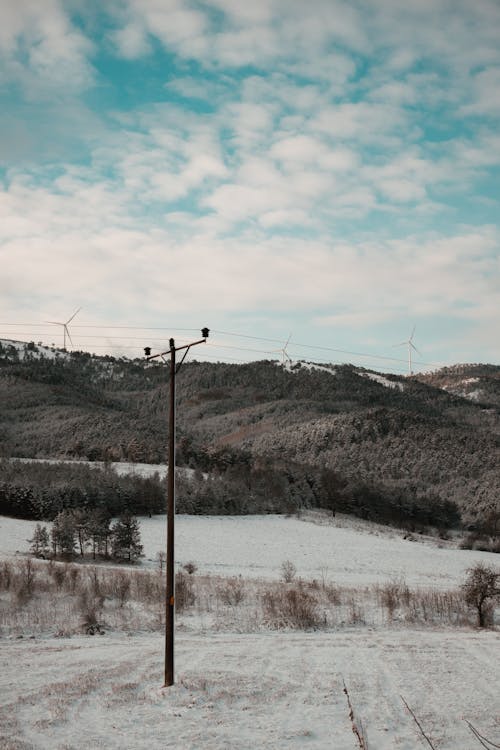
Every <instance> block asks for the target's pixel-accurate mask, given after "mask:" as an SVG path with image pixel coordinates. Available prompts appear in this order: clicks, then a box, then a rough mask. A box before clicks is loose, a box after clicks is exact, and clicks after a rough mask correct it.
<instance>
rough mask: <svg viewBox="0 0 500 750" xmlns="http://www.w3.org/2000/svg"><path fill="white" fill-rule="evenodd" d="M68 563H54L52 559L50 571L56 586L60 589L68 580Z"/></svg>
mask: <svg viewBox="0 0 500 750" xmlns="http://www.w3.org/2000/svg"><path fill="white" fill-rule="evenodd" d="M68 567H69V566H68V565H62V564H58V563H53V562H52V561H51V564H50V567H49V572H50V575H51V577H52V580H53V581H54V583H55V585H56V588H57V589H58V590H59V591H60V590H61V589H62V587H63V584H64V582H65V580H66V573H67V570H68Z"/></svg>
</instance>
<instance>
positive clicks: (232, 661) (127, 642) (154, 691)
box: [0, 630, 500, 750]
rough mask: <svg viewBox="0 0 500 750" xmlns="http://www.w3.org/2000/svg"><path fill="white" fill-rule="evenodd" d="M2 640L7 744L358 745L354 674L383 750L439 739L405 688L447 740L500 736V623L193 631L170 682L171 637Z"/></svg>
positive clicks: (466, 749)
mask: <svg viewBox="0 0 500 750" xmlns="http://www.w3.org/2000/svg"><path fill="white" fill-rule="evenodd" d="M2 650H3V660H4V665H3V670H2V678H1V687H0V701H1V706H2V709H1V713H0V727H1V728H0V745H1V747H2V748H4V749H5V750H7V749H8V748H10V750H27V748H37V749H40V750H96V749H97V748H106V750H114V749H115V748H116V750H122V749H123V748H134V749H135V748H137V750H160V748H162V749H163V748H175V749H176V750H200V749H203V750H221V749H222V748H226V749H227V750H248V749H249V748H259V750H260V749H262V750H264V749H269V750H287V749H288V748H291V749H293V748H297V750H302V749H303V748H311V750H312V749H314V750H326V749H327V748H328V749H329V750H330V749H333V750H355V748H357V747H359V745H358V744H357V740H356V738H355V736H354V734H353V732H352V728H351V724H350V721H349V717H348V708H347V701H346V696H345V695H344V693H343V682H344V681H345V684H346V686H347V688H348V691H349V694H350V698H351V702H352V705H353V707H354V710H355V714H356V716H357V720H358V722H359V721H361V722H362V724H363V726H364V727H365V728H366V732H367V736H368V740H369V744H368V747H369V748H370V750H390V749H392V748H394V749H396V750H415V749H416V748H420V747H428V745H427V744H426V742H425V741H424V740H423V738H422V737H421V736H420V735H419V732H418V730H417V727H416V725H415V722H414V720H413V719H412V717H411V716H410V714H409V713H408V712H407V710H406V709H405V707H404V705H403V703H402V700H401V696H403V697H404V698H405V700H406V701H407V703H408V704H409V706H410V707H411V708H412V710H413V711H414V712H415V714H416V715H417V717H418V718H419V720H420V722H421V723H422V725H423V727H424V729H425V731H426V733H427V734H428V736H429V737H430V738H431V739H432V741H433V743H434V746H435V747H436V748H439V749H440V750H470V749H471V748H474V747H478V748H479V747H480V745H479V744H478V743H477V742H476V741H475V740H474V738H473V737H472V735H471V733H470V731H469V729H468V727H467V725H466V724H465V721H464V720H465V719H467V720H468V721H470V722H471V723H472V724H473V725H474V726H475V727H477V728H478V729H479V730H480V731H481V733H482V734H484V735H486V736H487V737H489V738H490V739H492V740H493V741H495V740H496V742H498V740H499V739H500V714H499V710H498V673H499V667H500V663H499V651H500V637H499V634H498V633H496V632H488V631H487V632H482V633H479V632H477V633H476V632H459V633H456V632H453V633H451V632H432V631H431V632H429V631H426V632H419V631H412V630H403V631H386V632H383V633H379V632H365V631H363V632H359V631H358V632H356V631H352V632H348V633H345V632H343V633H321V634H316V633H306V634H290V633H286V634H268V635H262V634H260V635H224V636H221V635H217V634H207V635H206V636H201V637H198V636H188V635H182V634H181V635H180V636H179V637H178V639H177V651H176V669H177V681H176V684H175V685H174V686H173V687H171V688H166V689H163V688H162V687H161V686H162V683H163V679H162V678H163V662H162V660H163V657H162V639H161V638H160V637H158V636H154V637H153V636H144V635H137V636H135V637H132V638H127V637H126V636H123V637H118V636H103V637H101V638H99V637H94V638H88V637H87V638H84V637H78V638H72V639H60V640H33V641H14V642H11V643H8V644H5V643H4V644H3V649H2ZM7 657H8V658H7ZM9 738H10V740H11V743H10V744H9ZM2 742H3V744H1V743H2Z"/></svg>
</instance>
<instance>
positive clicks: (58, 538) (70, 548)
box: [51, 510, 76, 557]
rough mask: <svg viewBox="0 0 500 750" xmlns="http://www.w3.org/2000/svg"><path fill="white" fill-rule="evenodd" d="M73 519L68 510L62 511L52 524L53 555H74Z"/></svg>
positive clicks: (74, 529)
mask: <svg viewBox="0 0 500 750" xmlns="http://www.w3.org/2000/svg"><path fill="white" fill-rule="evenodd" d="M75 535H76V527H75V519H74V517H73V514H72V513H71V511H69V510H62V511H61V512H60V513H58V514H57V516H56V517H55V518H54V523H53V524H52V531H51V537H52V548H53V551H54V555H61V556H62V557H73V555H74V554H75Z"/></svg>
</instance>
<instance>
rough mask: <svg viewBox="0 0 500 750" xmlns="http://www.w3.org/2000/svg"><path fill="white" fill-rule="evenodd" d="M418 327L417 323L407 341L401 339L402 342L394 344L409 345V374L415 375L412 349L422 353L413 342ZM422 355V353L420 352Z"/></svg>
mask: <svg viewBox="0 0 500 750" xmlns="http://www.w3.org/2000/svg"><path fill="white" fill-rule="evenodd" d="M416 327H417V326H416V325H414V326H413V331H412V332H411V336H410V338H409V339H408V340H407V341H401V343H400V344H394V346H407V347H408V375H413V370H412V363H411V354H412V351H411V350H412V349H414V350H415V351H416V352H417V354H420V352H419V351H418V349H417V347H416V346H415V344H414V343H413V336H414V334H415V328H416ZM420 356H422V355H421V354H420Z"/></svg>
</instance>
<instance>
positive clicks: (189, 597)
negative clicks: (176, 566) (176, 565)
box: [175, 570, 196, 612]
mask: <svg viewBox="0 0 500 750" xmlns="http://www.w3.org/2000/svg"><path fill="white" fill-rule="evenodd" d="M195 601H196V596H195V593H194V585H193V579H192V578H191V577H190V576H189V575H186V574H185V573H183V572H182V570H179V571H178V573H177V574H176V576H175V608H176V610H177V611H178V612H182V611H184V610H185V609H187V608H188V607H192V606H193V604H194V603H195Z"/></svg>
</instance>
